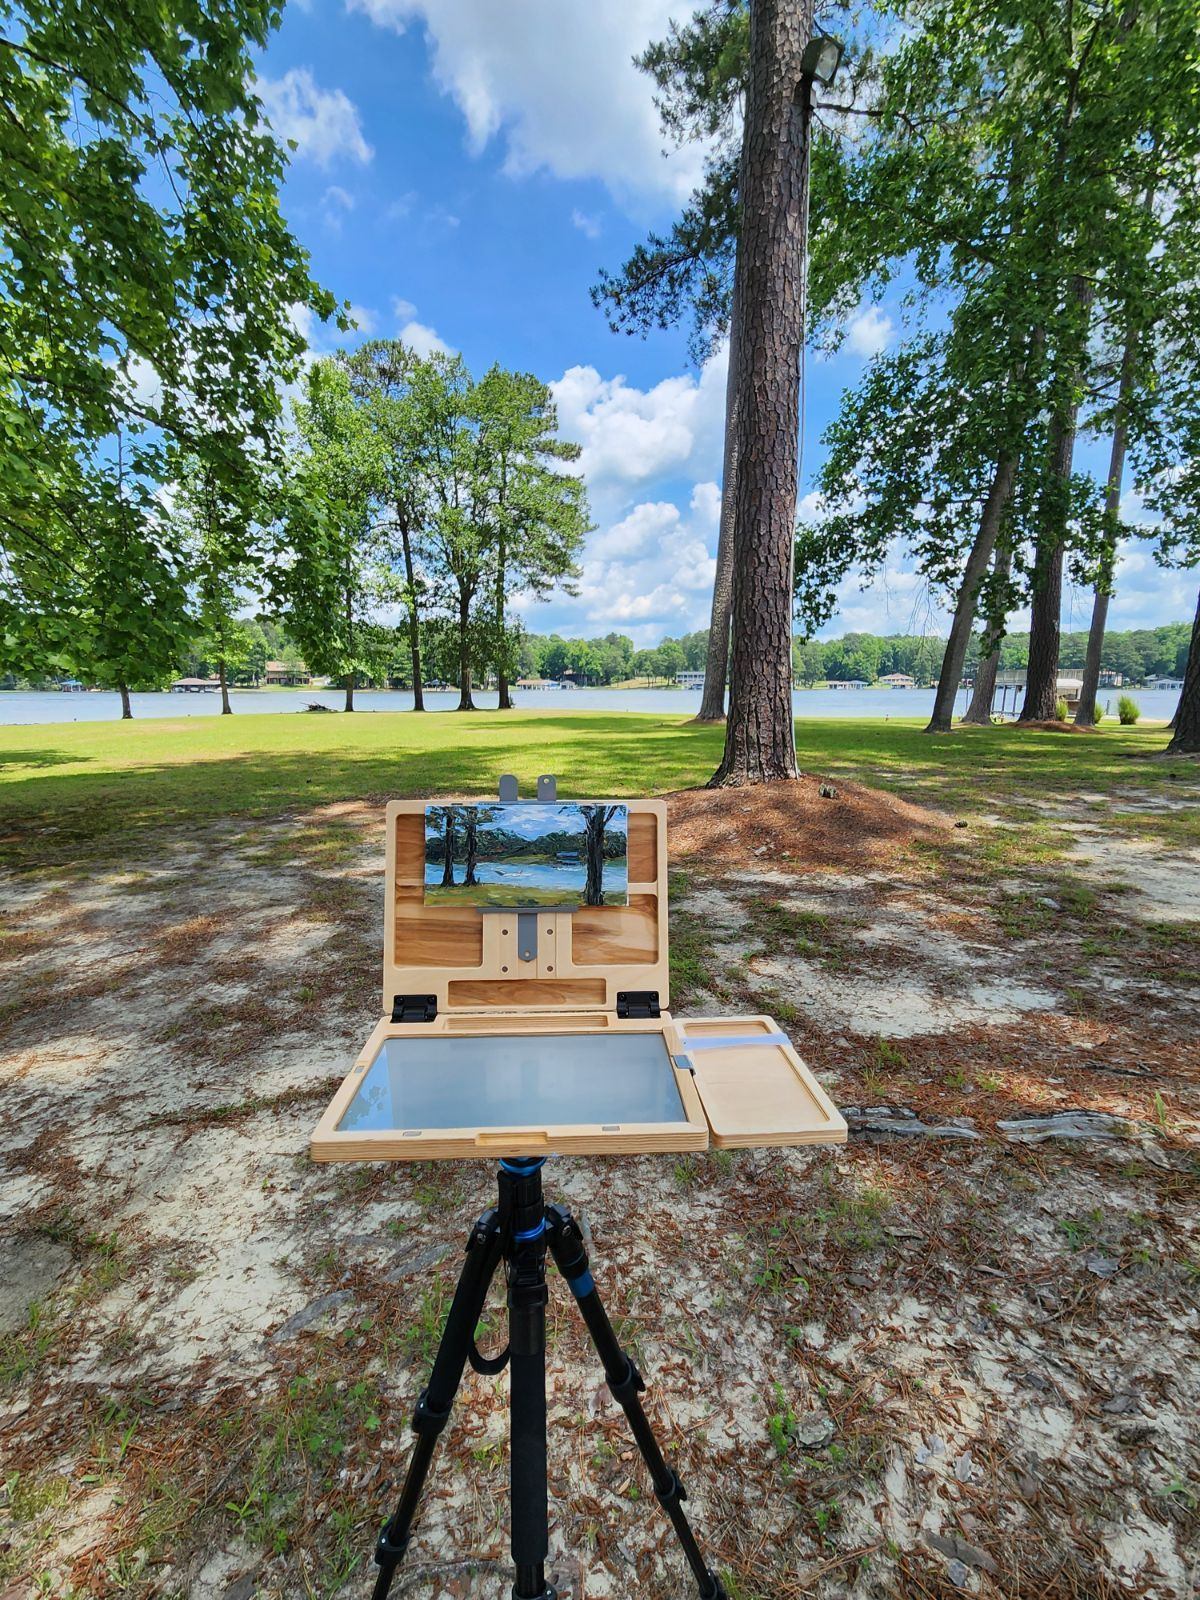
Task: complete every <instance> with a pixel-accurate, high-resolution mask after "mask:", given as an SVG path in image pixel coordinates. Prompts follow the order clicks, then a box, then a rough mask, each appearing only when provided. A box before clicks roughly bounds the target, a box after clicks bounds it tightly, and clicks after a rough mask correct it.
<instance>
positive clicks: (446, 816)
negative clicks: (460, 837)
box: [442, 806, 454, 889]
mask: <svg viewBox="0 0 1200 1600" xmlns="http://www.w3.org/2000/svg"><path fill="white" fill-rule="evenodd" d="M442 823H443V826H444V827H445V830H446V832H445V842H444V844H443V846H442V888H443V889H452V888H453V887H454V807H453V806H447V807H446V808H445V810H444V811H443V813H442Z"/></svg>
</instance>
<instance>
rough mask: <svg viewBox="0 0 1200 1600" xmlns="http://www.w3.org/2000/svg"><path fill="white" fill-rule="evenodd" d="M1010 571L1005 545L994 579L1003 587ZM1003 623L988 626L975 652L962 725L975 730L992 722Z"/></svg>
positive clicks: (1000, 548)
mask: <svg viewBox="0 0 1200 1600" xmlns="http://www.w3.org/2000/svg"><path fill="white" fill-rule="evenodd" d="M1011 570H1012V546H1011V545H1010V544H1009V543H1008V542H1007V541H1005V542H1004V543H1003V544H1001V545H999V546H998V547H997V549H996V577H997V579H998V581H999V582H1001V583H1007V582H1008V575H1009V573H1010V572H1011ZM1004 626H1005V619H1004V618H1003V617H998V618H995V619H993V620H992V621H991V622H989V623H988V625H987V627H986V629H985V630H984V635H983V641H982V643H981V645H980V648H979V667H978V670H977V671H976V673H975V687H974V689H973V690H972V691H971V703H970V705H969V706H968V707H967V709H966V711H965V712H964V714H963V719H962V720H963V721H964V722H967V723H971V724H973V725H975V726H976V727H980V728H988V727H990V726H991V722H992V701H993V700H994V699H995V698H996V669H997V668H998V667H999V665H1000V644H1001V641H1002V640H1003V638H1004Z"/></svg>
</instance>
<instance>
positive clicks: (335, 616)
mask: <svg viewBox="0 0 1200 1600" xmlns="http://www.w3.org/2000/svg"><path fill="white" fill-rule="evenodd" d="M296 422H297V426H298V428H299V431H300V435H301V438H302V440H303V443H304V447H305V448H304V450H303V452H301V453H299V454H298V455H297V456H296V457H295V459H294V461H293V466H292V472H291V475H290V477H289V480H288V482H287V484H286V486H285V489H284V491H283V493H284V500H283V513H282V517H281V519H280V529H279V533H280V543H279V546H278V549H277V558H276V562H275V564H274V566H273V567H272V568H271V573H270V587H271V594H272V597H273V600H274V603H275V605H276V607H277V608H278V609H279V610H280V611H281V613H282V614H283V615H284V616H285V617H286V619H287V625H288V631H289V633H290V634H291V635H292V636H293V637H294V638H295V640H296V642H297V644H298V645H299V646H300V648H301V650H302V651H303V652H304V658H305V661H306V662H307V664H308V667H309V668H310V670H312V671H314V672H318V673H328V674H330V675H331V676H333V677H335V678H339V679H342V680H344V682H345V683H346V686H347V691H348V696H347V709H350V708H351V705H352V696H353V689H354V685H355V683H356V682H357V681H358V680H359V679H360V678H365V679H367V680H371V679H379V678H383V679H386V677H387V673H388V669H389V666H390V662H391V658H392V655H393V652H394V649H395V640H394V635H393V634H392V631H391V630H390V629H389V628H385V627H383V626H381V625H380V624H379V623H378V622H377V621H376V620H375V618H376V615H377V613H378V610H379V607H380V606H381V605H383V604H385V603H386V602H387V601H389V600H390V599H392V598H394V596H395V591H396V585H395V582H394V579H393V576H392V572H391V568H390V566H389V563H388V560H387V551H386V546H385V544H384V540H383V538H382V534H381V529H380V526H379V523H378V521H377V519H376V516H375V510H374V506H373V503H372V496H373V491H374V488H375V486H376V484H377V483H378V481H379V473H380V467H379V447H378V441H377V439H376V437H375V435H374V434H373V433H372V432H371V430H370V428H369V427H367V426H366V423H365V420H364V418H363V415H362V413H361V411H360V410H359V408H358V407H357V406H356V405H355V404H354V401H353V399H352V397H351V392H350V383H349V379H348V377H347V375H346V372H345V369H344V368H343V367H342V366H340V365H339V364H338V363H337V362H334V361H318V362H315V363H314V364H313V366H312V367H311V368H310V369H309V372H308V376H307V380H306V384H305V399H304V401H303V402H301V403H300V404H298V405H297V407H296Z"/></svg>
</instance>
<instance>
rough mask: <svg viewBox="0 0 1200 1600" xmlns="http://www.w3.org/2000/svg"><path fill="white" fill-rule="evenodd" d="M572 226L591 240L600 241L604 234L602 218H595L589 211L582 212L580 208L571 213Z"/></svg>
mask: <svg viewBox="0 0 1200 1600" xmlns="http://www.w3.org/2000/svg"><path fill="white" fill-rule="evenodd" d="M571 226H572V227H573V228H578V229H579V231H580V233H582V234H586V236H587V237H588V238H589V239H598V238H599V237H600V234H601V232H602V229H601V227H600V218H599V217H593V216H592V215H591V214H590V213H589V212H587V211H580V209H579V207H578V206H576V207H575V209H574V210H573V211H572V212H571Z"/></svg>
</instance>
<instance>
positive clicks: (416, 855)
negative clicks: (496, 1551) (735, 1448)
mask: <svg viewBox="0 0 1200 1600" xmlns="http://www.w3.org/2000/svg"><path fill="white" fill-rule="evenodd" d="M517 801H518V797H517V787H516V780H515V778H511V777H509V778H502V779H501V781H500V806H499V807H494V806H488V807H487V808H486V809H487V810H488V811H489V812H493V813H494V812H495V811H496V810H500V811H503V808H504V806H506V805H509V806H515V805H516V804H517ZM538 801H539V802H543V803H546V804H547V805H549V806H555V805H558V800H557V795H556V786H555V782H554V779H553V778H539V780H538ZM580 805H582V806H583V807H584V808H585V809H589V808H590V809H593V810H594V809H595V808H596V807H599V806H600V805H601V803H600V802H580ZM613 805H614V803H609V802H605V803H604V809H611V808H612V807H613ZM621 808H624V811H625V812H626V813H627V815H626V817H625V819H624V822H625V826H626V829H627V842H626V868H627V870H626V874H625V879H626V881H625V883H623V884H622V893H621V894H620V895H617V896H614V897H613V903H602V904H586V905H584V904H573V905H570V906H568V905H551V906H547V905H544V904H543V905H539V906H534V905H530V906H528V907H524V906H517V907H513V906H507V907H498V906H496V905H486V904H476V903H463V902H462V900H461V899H460V900H458V901H454V902H453V903H444V898H443V899H441V900H440V899H439V896H438V894H437V892H436V890H435V889H434V888H433V886H432V885H430V888H429V891H428V892H427V877H428V870H427V840H426V815H425V812H426V807H425V805H424V803H423V802H419V801H394V802H392V804H391V805H389V806H388V810H387V830H388V831H387V892H386V900H385V917H384V925H385V942H384V1007H385V1010H384V1015H383V1017H382V1018H381V1019H380V1021H379V1022H378V1024H377V1025H376V1027H375V1030H374V1032H373V1033H372V1034H371V1037H370V1039H369V1040H368V1041H367V1044H366V1046H365V1048H364V1049H363V1051H362V1053H361V1055H360V1056H359V1058H358V1060H357V1061H356V1062H355V1065H354V1067H353V1068H352V1070H351V1072H350V1073H349V1074H348V1075H347V1077H346V1079H345V1080H344V1082H343V1083H342V1085H341V1087H340V1088H339V1089H338V1091H337V1093H336V1094H335V1096H334V1098H333V1100H332V1101H331V1103H330V1105H329V1107H328V1108H327V1110H326V1111H325V1114H324V1115H323V1116H322V1118H321V1120H320V1122H319V1123H318V1125H317V1127H316V1128H315V1129H314V1131H313V1135H312V1141H311V1151H312V1154H313V1157H314V1159H315V1160H318V1161H353V1160H392V1161H395V1160H401V1161H405V1160H408V1161H411V1160H422V1159H424V1160H439V1159H440V1160H449V1159H455V1158H460V1157H469V1156H475V1157H479V1156H484V1155H493V1156H500V1157H501V1159H500V1162H499V1169H498V1184H499V1193H498V1204H497V1205H496V1206H495V1207H492V1208H490V1209H489V1210H488V1211H486V1212H484V1214H483V1215H482V1216H481V1217H480V1218H479V1219H478V1221H477V1222H476V1223H475V1226H474V1228H473V1229H472V1230H471V1233H470V1236H469V1238H468V1240H467V1247H466V1256H465V1259H464V1262H463V1267H462V1271H461V1274H460V1277H459V1281H458V1286H457V1288H456V1290H455V1294H454V1298H453V1302H452V1304H451V1307H450V1312H449V1315H448V1317H447V1319H446V1326H445V1329H444V1332H443V1334H442V1339H441V1343H440V1345H439V1348H438V1352H437V1357H436V1359H435V1361H434V1365H433V1371H432V1374H431V1377H430V1380H429V1384H428V1386H427V1388H426V1389H425V1390H424V1391H423V1392H422V1394H421V1396H420V1399H419V1400H418V1402H417V1407H416V1412H415V1415H414V1417H413V1428H414V1431H415V1433H416V1435H417V1442H416V1446H415V1448H414V1450H413V1454H412V1458H411V1460H410V1463H409V1467H408V1472H407V1475H406V1477H405V1481H404V1486H403V1489H402V1491H401V1495H400V1499H399V1503H398V1504H397V1506H396V1509H395V1511H394V1512H393V1514H392V1516H391V1517H390V1519H389V1520H388V1522H387V1523H386V1525H385V1527H384V1529H383V1531H382V1533H381V1534H380V1536H379V1539H378V1541H377V1543H376V1547H375V1560H376V1562H377V1564H378V1567H379V1574H378V1578H377V1580H376V1584H375V1589H374V1600H384V1597H385V1596H386V1595H387V1594H388V1591H389V1589H390V1586H391V1583H392V1578H393V1576H394V1574H395V1571H396V1567H397V1565H398V1563H399V1562H400V1560H401V1559H402V1558H403V1556H404V1553H405V1551H406V1550H407V1548H408V1544H409V1541H410V1538H411V1533H412V1526H413V1520H414V1518H415V1516H416V1512H417V1508H418V1505H419V1502H420V1499H421V1494H422V1491H423V1489H424V1485H425V1480H426V1477H427V1474H428V1471H429V1467H430V1463H431V1461H432V1458H433V1453H434V1450H435V1448H436V1445H437V1440H438V1437H439V1435H440V1434H441V1432H442V1429H443V1428H444V1427H445V1425H446V1422H447V1420H448V1418H449V1415H450V1410H451V1407H452V1405H453V1402H454V1397H455V1394H456V1393H457V1390H458V1387H459V1385H460V1383H461V1381H462V1377H463V1373H464V1371H465V1368H466V1364H467V1362H468V1361H469V1362H470V1363H471V1365H472V1366H473V1367H474V1368H475V1369H476V1371H478V1372H481V1373H491V1374H494V1373H497V1372H500V1371H502V1370H503V1368H504V1367H505V1366H507V1367H508V1369H509V1382H510V1420H511V1441H510V1492H511V1501H512V1506H511V1512H512V1530H511V1548H512V1557H513V1562H514V1566H515V1569H516V1577H515V1583H514V1585H513V1588H512V1595H513V1600H556V1596H555V1590H554V1589H553V1587H552V1586H550V1585H549V1584H548V1583H547V1581H546V1573H545V1565H546V1559H547V1554H548V1549H549V1534H548V1510H547V1480H546V1366H545V1357H546V1303H547V1298H548V1288H547V1281H546V1255H547V1251H549V1253H550V1255H551V1256H553V1258H554V1262H555V1264H556V1266H557V1267H558V1270H559V1273H560V1274H561V1276H562V1277H563V1278H565V1279H566V1281H567V1284H568V1286H569V1287H570V1289H571V1292H572V1294H573V1295H574V1297H575V1301H576V1304H577V1305H578V1307H579V1311H580V1314H581V1315H582V1317H583V1320H584V1323H585V1325H586V1327H587V1330H588V1333H589V1335H590V1336H591V1339H592V1343H593V1344H594V1345H595V1347H596V1350H597V1353H598V1355H599V1357H600V1361H601V1363H602V1365H603V1367H604V1374H605V1378H606V1380H607V1382H608V1387H609V1390H610V1391H611V1393H612V1395H613V1397H614V1398H615V1399H616V1400H617V1401H618V1403H619V1404H620V1405H621V1406H622V1408H623V1409H624V1411H625V1415H626V1418H627V1419H628V1421H629V1424H630V1427H631V1429H632V1432H633V1436H634V1439H635V1441H636V1443H637V1446H638V1449H639V1450H640V1452H641V1454H642V1458H643V1460H644V1461H645V1463H646V1465H647V1467H648V1468H649V1471H650V1475H651V1478H652V1480H653V1483H654V1489H655V1493H656V1495H657V1496H658V1499H659V1501H660V1503H661V1505H662V1506H663V1508H664V1510H665V1511H666V1512H667V1515H668V1516H669V1518H670V1520H671V1523H672V1526H673V1528H674V1530H675V1533H676V1535H677V1537H678V1539H679V1543H680V1545H681V1547H682V1549H683V1553H684V1555H685V1557H686V1558H687V1562H688V1565H689V1567H690V1568H691V1571H692V1576H693V1578H694V1579H695V1582H696V1585H697V1590H698V1593H699V1595H700V1597H701V1600H726V1591H725V1589H724V1588H723V1586H722V1584H721V1581H720V1579H719V1578H718V1577H717V1576H716V1574H715V1573H714V1572H713V1571H712V1570H711V1569H710V1568H709V1566H708V1565H707V1563H706V1562H705V1559H704V1556H703V1555H702V1553H701V1551H700V1548H699V1546H698V1544H697V1542H696V1538H695V1535H694V1534H693V1532H692V1529H691V1526H690V1524H689V1522H688V1519H687V1516H686V1514H685V1512H684V1509H683V1500H684V1498H685V1495H684V1489H683V1485H682V1483H681V1482H680V1480H679V1477H678V1475H677V1473H676V1472H675V1471H674V1470H673V1469H672V1468H671V1467H668V1466H667V1464H666V1462H665V1461H664V1459H663V1455H662V1451H661V1449H660V1448H659V1445H658V1442H657V1440H656V1439H655V1437H654V1433H653V1431H652V1429H651V1427H650V1423H649V1421H648V1419H647V1417H646V1413H645V1411H644V1409H643V1407H642V1403H641V1400H640V1398H639V1396H640V1394H641V1392H642V1391H643V1389H644V1387H645V1385H644V1383H643V1381H642V1377H641V1374H640V1373H639V1372H638V1370H637V1367H636V1366H635V1365H634V1363H633V1361H632V1360H631V1359H630V1357H629V1356H628V1355H627V1354H626V1353H625V1352H624V1351H623V1350H622V1349H621V1346H620V1344H619V1342H618V1340H617V1338H616V1335H615V1334H614V1332H613V1329H612V1326H611V1324H610V1322H609V1320H608V1316H607V1314H606V1312H605V1310H604V1307H603V1305H602V1304H601V1302H600V1298H599V1295H598V1294H597V1292H596V1286H595V1283H594V1281H593V1279H592V1276H591V1273H590V1271H589V1270H588V1259H587V1253H586V1251H585V1249H584V1246H583V1239H582V1235H581V1233H580V1230H579V1226H578V1224H577V1223H576V1222H575V1220H574V1219H573V1218H572V1216H571V1214H570V1212H569V1211H567V1210H566V1209H565V1208H563V1207H561V1206H557V1205H547V1204H546V1202H545V1199H544V1196H543V1192H542V1172H541V1169H542V1165H543V1163H544V1161H545V1159H546V1157H547V1155H549V1154H552V1153H571V1154H583V1155H624V1154H639V1153H652V1152H659V1151H677V1150H704V1149H707V1148H708V1147H709V1145H710V1144H714V1145H718V1146H762V1145H799V1144H830V1143H838V1142H841V1141H844V1139H845V1137H846V1125H845V1122H844V1121H843V1119H842V1118H841V1116H840V1115H839V1114H838V1112H837V1109H836V1108H835V1107H834V1106H833V1104H832V1103H831V1102H830V1100H829V1099H828V1097H827V1096H826V1094H825V1092H824V1091H823V1090H822V1088H821V1086H820V1085H819V1084H818V1083H817V1081H816V1079H815V1078H814V1077H813V1076H812V1074H811V1073H810V1072H809V1070H808V1068H807V1067H806V1066H805V1065H804V1063H803V1062H802V1061H801V1060H800V1058H799V1056H798V1055H797V1054H796V1052H795V1050H794V1049H793V1048H792V1045H791V1043H790V1041H789V1040H788V1039H787V1037H786V1035H785V1034H783V1033H782V1032H781V1031H780V1030H779V1028H778V1027H777V1025H776V1024H775V1023H774V1022H773V1021H772V1019H771V1018H770V1017H764V1016H750V1017H738V1018H735V1019H729V1018H702V1019H699V1020H690V1021H687V1022H675V1021H674V1020H673V1019H672V1018H671V1015H670V1013H669V1011H667V1010H666V1009H665V1005H666V1001H667V872H666V866H667V853H666V808H665V806H664V805H663V804H662V802H661V801H655V800H630V801H626V802H621V803H620V805H619V807H617V809H621ZM433 809H436V810H438V811H440V812H442V813H443V814H444V812H445V810H446V807H445V806H444V805H443V806H441V807H438V808H433ZM454 809H455V810H457V811H462V812H467V811H475V810H477V809H479V808H476V807H473V806H466V807H455V808H454ZM492 820H494V817H493V819H492ZM447 839H449V833H447ZM446 849H447V854H449V850H450V846H449V844H447V847H446ZM589 870H590V868H589ZM450 898H451V899H453V896H451V897H450ZM480 898H481V899H482V898H484V895H483V892H482V891H480ZM464 1111H469V1112H471V1113H472V1114H473V1115H474V1116H475V1118H476V1119H477V1120H476V1121H474V1122H473V1123H471V1124H469V1125H466V1126H464V1125H461V1121H462V1114H463V1112H464ZM502 1263H503V1266H504V1273H505V1279H506V1284H507V1300H508V1345H507V1348H506V1349H505V1350H504V1352H503V1353H502V1354H501V1355H499V1356H497V1357H485V1356H483V1355H481V1354H480V1352H479V1350H478V1349H477V1348H476V1345H475V1329H476V1327H477V1325H478V1322H479V1319H480V1316H481V1314H482V1311H483V1307H484V1303H485V1301H486V1298H487V1293H488V1289H489V1286H490V1284H491V1282H492V1279H493V1278H494V1276H495V1274H496V1272H497V1270H498V1269H499V1268H500V1266H501V1264H502Z"/></svg>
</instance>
